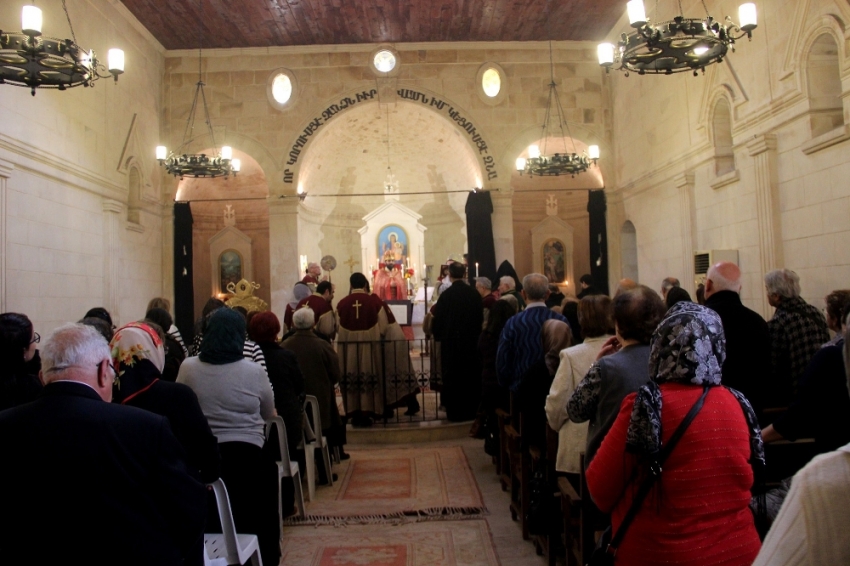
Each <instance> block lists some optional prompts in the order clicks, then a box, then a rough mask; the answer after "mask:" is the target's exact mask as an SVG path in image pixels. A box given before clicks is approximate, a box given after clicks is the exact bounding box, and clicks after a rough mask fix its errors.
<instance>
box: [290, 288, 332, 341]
mask: <svg viewBox="0 0 850 566" xmlns="http://www.w3.org/2000/svg"><path fill="white" fill-rule="evenodd" d="M333 298H334V290H333V285H332V284H331V282H330V281H322V282H321V283H319V284H318V285H317V286H316V292H315V293H313V294H312V295H308V296H306V297H304V298H303V299H301V300H300V301H298V305H297V306H296V307H295V310H298V309H300V308H303V307H305V306H307V307H310V308H311V309H313V314H314V316H315V321H316V323H315V325H314V326H313V330H315V331H316V332H318V333H319V334H321V335H322V336H323V337H325V338H326V339H327V340H329V341H333V339H334V338H336V327H337V323H336V313H335V312H334V310H333V307H332V306H331V301H333Z"/></svg>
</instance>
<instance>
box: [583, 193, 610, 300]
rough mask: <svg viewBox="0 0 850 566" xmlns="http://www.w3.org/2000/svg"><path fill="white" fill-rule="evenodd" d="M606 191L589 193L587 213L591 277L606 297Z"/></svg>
mask: <svg viewBox="0 0 850 566" xmlns="http://www.w3.org/2000/svg"><path fill="white" fill-rule="evenodd" d="M606 210H607V205H606V204H605V191H604V190H602V189H597V190H595V191H589V192H588V197H587V212H588V213H589V214H590V275H591V277H593V285H594V286H595V287H596V288H597V289H599V290H601V291H602V292H603V293H605V294H606V295H608V294H610V293H609V287H608V230H607V228H606V222H605V212H606Z"/></svg>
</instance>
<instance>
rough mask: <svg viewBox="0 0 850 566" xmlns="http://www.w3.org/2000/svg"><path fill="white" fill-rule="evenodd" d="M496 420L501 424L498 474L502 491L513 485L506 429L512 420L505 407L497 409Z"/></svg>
mask: <svg viewBox="0 0 850 566" xmlns="http://www.w3.org/2000/svg"><path fill="white" fill-rule="evenodd" d="M496 421H497V422H498V425H499V464H498V467H497V468H496V474H498V476H499V482H500V483H501V484H502V491H508V489H510V487H511V458H510V454H509V453H508V437H507V435H506V433H505V429H506V428H507V427H508V425H509V424H510V422H511V415H510V413H508V412H507V411H505V410H504V409H496Z"/></svg>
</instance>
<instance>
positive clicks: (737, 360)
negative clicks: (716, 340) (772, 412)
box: [705, 261, 772, 419]
mask: <svg viewBox="0 0 850 566" xmlns="http://www.w3.org/2000/svg"><path fill="white" fill-rule="evenodd" d="M705 306H707V307H708V308H710V309H712V310H714V311H715V312H717V314H719V315H720V320H721V321H722V322H723V332H724V334H725V335H726V361H725V362H723V368H722V372H723V375H722V381H723V385H725V386H727V387H732V388H733V389H737V390H738V391H740V392H741V393H743V394H744V396H745V397H746V398H747V399H748V400H749V401H750V404H751V405H752V406H753V410H755V412H756V415H758V417H759V418H760V419H761V418H762V410H763V409H764V408H765V401H766V400H767V399H766V394H767V392H768V391H769V390H770V388H771V381H772V380H771V373H772V372H771V365H770V333H769V332H768V329H767V322H765V320H764V319H763V318H762V317H761V315H760V314H758V313H757V312H755V311H753V310H750V309H748V308H747V307H745V306H744V304H743V303H742V302H741V270H740V269H739V268H738V266H737V265H735V264H734V263H731V262H728V261H721V262H720V263H718V264H715V265H712V266H711V269H709V270H708V273H707V274H706V276H705Z"/></svg>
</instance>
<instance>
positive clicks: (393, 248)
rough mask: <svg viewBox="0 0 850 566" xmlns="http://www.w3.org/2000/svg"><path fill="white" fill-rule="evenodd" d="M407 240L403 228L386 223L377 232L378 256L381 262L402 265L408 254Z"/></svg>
mask: <svg viewBox="0 0 850 566" xmlns="http://www.w3.org/2000/svg"><path fill="white" fill-rule="evenodd" d="M408 245H409V240H408V239H407V232H405V231H404V228H402V227H401V226H397V225H395V224H388V225H386V226H384V227H383V228H381V231H380V232H378V257H379V258H380V260H381V263H394V264H396V265H402V266H403V265H404V264H405V261H406V260H407V255H408Z"/></svg>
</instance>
